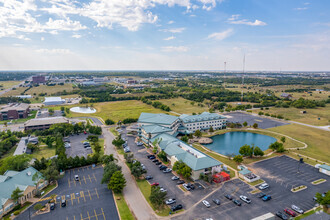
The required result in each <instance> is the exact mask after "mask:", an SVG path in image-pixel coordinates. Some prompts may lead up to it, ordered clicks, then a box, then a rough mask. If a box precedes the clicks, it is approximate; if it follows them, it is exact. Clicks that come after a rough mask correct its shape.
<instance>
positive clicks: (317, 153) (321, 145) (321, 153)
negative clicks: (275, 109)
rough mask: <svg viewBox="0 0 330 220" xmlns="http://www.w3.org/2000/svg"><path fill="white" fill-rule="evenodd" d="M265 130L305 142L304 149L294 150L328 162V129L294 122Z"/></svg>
mask: <svg viewBox="0 0 330 220" xmlns="http://www.w3.org/2000/svg"><path fill="white" fill-rule="evenodd" d="M267 130H271V131H275V132H278V133H282V134H286V135H288V136H290V137H293V138H295V139H297V140H299V141H302V142H305V143H306V144H307V145H308V147H307V148H306V149H303V150H295V151H294V152H296V153H301V154H303V155H306V156H309V157H312V158H315V159H318V160H321V161H324V162H327V163H330V145H329V142H330V137H329V134H330V133H329V131H324V130H320V129H317V128H310V127H307V126H303V125H296V124H290V125H283V126H279V127H275V128H270V129H267Z"/></svg>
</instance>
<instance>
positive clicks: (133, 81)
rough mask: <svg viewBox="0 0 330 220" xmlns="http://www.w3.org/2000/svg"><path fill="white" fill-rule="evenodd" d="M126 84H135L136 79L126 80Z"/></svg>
mask: <svg viewBox="0 0 330 220" xmlns="http://www.w3.org/2000/svg"><path fill="white" fill-rule="evenodd" d="M127 84H137V81H136V80H133V79H131V80H127Z"/></svg>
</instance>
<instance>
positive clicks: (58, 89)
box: [26, 84, 73, 96]
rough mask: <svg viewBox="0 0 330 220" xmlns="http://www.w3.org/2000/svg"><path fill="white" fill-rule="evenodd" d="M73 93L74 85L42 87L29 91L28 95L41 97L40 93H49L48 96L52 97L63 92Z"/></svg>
mask: <svg viewBox="0 0 330 220" xmlns="http://www.w3.org/2000/svg"><path fill="white" fill-rule="evenodd" d="M64 90H65V91H67V92H71V91H72V90H73V87H72V84H64V85H56V86H46V85H40V86H38V87H33V88H31V89H29V90H28V91H27V92H26V94H27V95H34V94H37V95H39V94H40V93H47V96H51V95H52V94H55V93H57V92H63V91H64Z"/></svg>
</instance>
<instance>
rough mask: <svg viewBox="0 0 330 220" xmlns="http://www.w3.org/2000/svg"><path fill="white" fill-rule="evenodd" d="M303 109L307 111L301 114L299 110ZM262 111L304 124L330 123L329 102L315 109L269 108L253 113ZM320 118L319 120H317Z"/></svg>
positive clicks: (255, 111)
mask: <svg viewBox="0 0 330 220" xmlns="http://www.w3.org/2000/svg"><path fill="white" fill-rule="evenodd" d="M303 110H305V111H306V112H307V113H305V114H302V113H301V111H303ZM259 111H262V112H264V113H269V114H276V115H282V116H283V117H284V118H287V119H290V120H292V121H297V122H301V123H305V124H311V125H316V126H325V125H329V124H330V113H329V112H330V104H327V105H326V107H324V108H315V109H298V108H274V107H272V108H269V110H265V109H264V110H259V109H255V110H253V113H258V112H259ZM319 118H320V120H319Z"/></svg>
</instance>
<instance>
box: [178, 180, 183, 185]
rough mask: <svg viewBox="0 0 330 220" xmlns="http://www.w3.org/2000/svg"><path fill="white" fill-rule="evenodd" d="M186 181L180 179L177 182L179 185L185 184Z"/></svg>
mask: <svg viewBox="0 0 330 220" xmlns="http://www.w3.org/2000/svg"><path fill="white" fill-rule="evenodd" d="M183 183H184V181H183V180H179V181H178V182H176V184H177V185H180V184H183Z"/></svg>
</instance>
